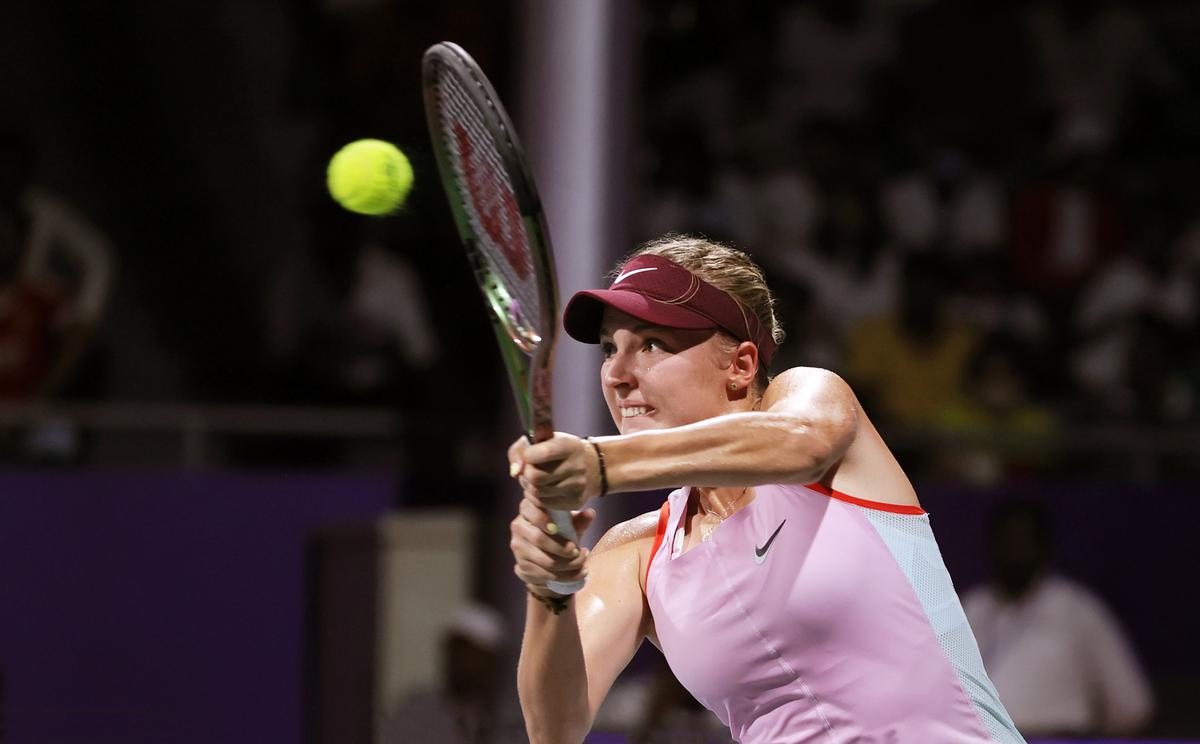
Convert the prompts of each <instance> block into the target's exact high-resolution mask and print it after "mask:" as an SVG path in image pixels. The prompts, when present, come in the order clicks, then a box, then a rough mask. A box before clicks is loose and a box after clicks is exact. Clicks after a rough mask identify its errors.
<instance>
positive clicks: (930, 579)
mask: <svg viewBox="0 0 1200 744" xmlns="http://www.w3.org/2000/svg"><path fill="white" fill-rule="evenodd" d="M854 508H856V509H861V510H862V511H863V513H864V514H866V516H867V519H868V520H870V522H871V524H872V525H873V526H874V527H875V530H876V531H877V532H878V533H879V536H880V537H881V538H883V542H884V543H885V544H886V545H887V546H888V550H890V551H891V552H892V556H894V557H895V559H896V563H898V564H900V568H901V569H902V570H903V571H904V575H905V576H907V577H908V583H909V584H911V585H912V587H913V590H914V591H915V592H916V593H917V598H918V599H920V601H921V606H922V607H923V608H924V609H925V615H926V616H927V617H928V618H929V623H930V625H932V626H933V630H934V632H935V633H937V637H938V642H939V643H940V644H941V646H942V650H943V651H945V653H946V657H947V658H948V659H949V660H950V663H951V665H953V666H954V671H955V672H956V673H957V674H958V679H959V681H960V682H962V686H963V689H964V690H966V692H967V695H968V696H969V697H970V698H971V702H972V703H973V704H974V705H975V710H976V711H977V712H978V713H979V718H980V719H981V720H982V721H983V725H984V727H985V728H986V729H987V732H988V735H989V736H991V737H992V739H993V740H994V741H996V742H999V743H1000V744H1025V739H1024V737H1022V736H1021V734H1020V732H1018V731H1017V727H1016V726H1014V725H1013V722H1012V718H1011V717H1010V716H1009V715H1008V711H1006V710H1005V709H1004V705H1003V704H1001V702H1000V696H999V695H997V694H996V688H995V687H994V686H993V685H992V681H991V680H990V679H988V676H987V673H986V672H985V671H984V669H983V659H982V658H981V657H980V655H979V645H978V644H977V643H976V642H975V634H974V633H972V632H971V626H970V625H968V624H967V616H966V613H964V612H963V608H962V603H960V602H959V601H958V594H957V593H955V591H954V584H953V582H951V580H950V572H949V571H947V570H946V564H945V563H944V562H943V561H942V551H941V550H939V549H938V545H937V541H936V540H934V538H933V530H932V529H931V528H930V526H929V516H928V515H926V514H922V515H911V514H894V513H892V512H887V511H881V510H879V509H869V508H866V507H861V506H855V507H854Z"/></svg>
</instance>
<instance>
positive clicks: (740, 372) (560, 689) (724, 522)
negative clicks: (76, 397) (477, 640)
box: [508, 236, 1024, 744]
mask: <svg viewBox="0 0 1200 744" xmlns="http://www.w3.org/2000/svg"><path fill="white" fill-rule="evenodd" d="M772 302H773V300H772V297H771V294H770V291H769V290H768V288H767V286H766V284H765V282H764V280H763V276H762V273H761V271H760V270H759V269H758V267H757V266H755V265H754V263H753V262H752V261H751V260H750V259H749V257H747V256H746V255H745V254H744V253H741V252H740V251H737V250H735V249H732V248H729V247H727V246H724V245H720V244H718V243H714V242H711V241H707V240H703V239H698V238H690V237H680V236H667V237H666V238H663V239H660V240H658V241H655V242H653V243H650V244H647V245H645V246H643V247H642V248H641V249H640V250H639V251H638V252H637V253H635V254H634V255H633V257H631V258H630V259H629V260H627V261H626V262H625V263H624V264H623V265H622V266H621V267H620V270H619V271H618V274H617V277H616V280H615V281H614V282H613V283H612V285H611V286H610V287H609V288H608V289H607V290H594V291H584V292H579V293H578V294H576V295H575V296H574V297H573V298H572V299H571V301H570V302H569V303H568V305H567V307H566V311H565V314H564V325H565V328H566V331H567V333H568V334H570V335H571V336H572V337H574V338H575V339H577V340H579V341H583V342H585V343H599V344H600V345H601V347H602V349H603V351H604V361H603V363H602V365H601V367H600V383H601V388H602V390H603V393H604V399H605V401H606V402H607V403H608V408H609V411H610V412H611V414H612V417H613V420H614V421H616V424H617V427H618V430H619V431H620V434H619V435H618V436H611V437H597V438H593V439H581V438H579V437H576V436H572V435H570V434H564V433H558V434H556V435H555V436H554V437H553V438H552V439H550V440H548V441H545V442H542V443H540V444H535V445H529V444H528V443H527V442H526V441H525V440H524V439H521V440H518V441H517V442H516V443H514V444H513V445H512V447H511V448H510V449H509V453H508V455H509V461H510V469H511V472H512V474H513V475H514V476H516V477H518V478H519V479H520V482H521V484H522V487H523V489H524V498H523V500H522V502H521V505H520V511H519V514H518V516H517V517H516V518H515V519H514V520H513V522H512V540H511V546H512V551H513V555H514V556H515V558H516V574H517V576H519V577H520V578H521V579H522V580H523V581H524V582H525V583H526V585H527V587H528V590H529V594H530V597H529V600H528V607H527V610H526V624H525V636H524V641H523V645H522V648H521V661H520V666H519V669H518V688H519V692H520V697H521V706H522V709H523V711H524V714H525V721H526V728H527V731H528V733H529V737H530V741H531V742H534V743H535V744H543V743H546V742H555V743H558V742H579V741H582V740H583V739H584V737H585V736H586V735H587V732H588V730H589V728H590V726H591V722H592V720H593V719H594V717H595V715H596V711H597V709H598V708H599V706H600V703H601V702H602V701H603V699H604V697H605V695H606V694H607V692H608V690H609V688H610V686H611V685H612V683H613V681H614V679H615V678H616V676H617V675H618V674H619V673H620V672H621V670H622V669H623V668H624V667H625V665H626V664H627V663H628V662H629V659H630V658H631V657H632V656H633V654H634V652H635V651H636V650H637V648H638V646H639V645H640V644H641V642H642V639H644V638H649V639H650V641H651V642H652V643H654V644H655V645H656V646H658V647H659V648H660V649H661V650H662V652H663V654H664V656H665V657H666V659H667V662H668V663H669V664H670V666H671V668H672V670H673V671H674V672H675V675H676V676H677V677H678V678H679V680H680V682H681V683H682V684H683V685H684V686H685V687H687V688H688V690H689V691H691V693H692V694H693V695H695V696H696V698H697V699H698V700H699V701H700V702H701V703H703V704H704V705H705V706H706V707H708V708H709V709H710V710H712V711H713V712H714V713H715V714H716V715H717V717H718V718H720V719H721V721H722V722H724V723H725V724H726V725H728V726H729V728H730V732H731V733H732V735H733V738H734V739H736V740H737V741H739V742H742V744H761V743H766V742H772V743H775V742H837V743H839V744H840V743H842V742H916V743H917V744H951V743H956V742H1002V743H1003V744H1013V743H1015V742H1023V741H1024V740H1023V739H1022V738H1021V735H1020V734H1019V733H1018V732H1017V730H1016V728H1015V727H1014V726H1013V724H1012V721H1011V720H1010V718H1009V716H1008V714H1007V712H1005V710H1004V707H1003V705H1001V703H1000V701H999V699H998V698H997V696H996V691H995V689H994V688H993V686H992V684H991V682H990V681H989V680H988V678H987V675H986V673H985V672H984V669H983V663H982V662H981V661H980V657H979V651H978V647H977V645H976V643H975V639H974V636H973V635H972V634H971V630H970V628H969V627H968V625H967V621H966V618H965V616H964V615H963V611H962V607H961V605H960V604H959V601H958V597H957V596H956V595H955V593H954V587H953V586H952V584H951V581H950V576H949V574H948V573H947V572H946V568H945V565H944V564H943V562H942V558H941V554H940V552H939V550H938V547H937V543H936V542H935V540H934V537H933V533H932V532H931V530H930V524H929V518H928V516H927V515H926V513H925V512H924V511H923V510H922V509H921V506H920V504H919V502H918V501H917V497H916V494H915V493H914V491H913V487H912V485H911V484H910V483H909V481H908V478H907V477H906V476H905V474H904V472H903V471H902V470H901V468H900V466H899V464H897V462H896V460H895V458H894V457H893V456H892V454H891V452H890V451H889V450H888V447H887V445H886V444H885V443H884V442H883V440H882V439H881V438H880V436H879V434H878V433H877V432H876V430H875V428H874V427H873V426H872V425H871V421H870V419H868V417H867V415H866V413H864V412H863V410H862V409H861V407H860V406H859V405H858V403H857V401H856V399H855V396H854V393H853V392H852V391H851V390H850V388H849V387H847V385H846V383H845V382H843V381H842V380H841V379H840V378H839V377H838V376H837V375H835V374H833V373H831V372H828V371H825V370H821V369H811V368H803V367H798V368H794V369H789V370H786V371H784V372H781V373H780V374H779V375H778V376H776V377H774V379H769V378H768V375H767V369H768V367H769V364H770V361H771V358H772V356H773V355H774V353H775V350H776V347H777V345H778V343H779V342H780V341H781V340H782V335H783V334H782V331H781V330H780V328H779V326H778V324H777V323H776V320H775V317H774V313H773V310H772ZM678 486H682V488H679V490H676V491H674V492H673V493H671V494H670V496H669V497H668V499H667V501H666V503H664V504H663V506H662V509H661V510H659V511H658V512H657V513H655V512H651V513H648V514H644V515H642V516H641V517H638V518H635V519H632V520H630V521H628V522H625V523H623V524H620V525H617V526H616V527H614V528H612V529H611V530H609V531H608V533H607V534H605V535H604V537H603V538H602V539H601V540H600V541H599V543H597V545H596V546H595V548H594V550H592V551H588V550H586V549H581V548H579V547H578V546H575V545H574V544H570V543H567V544H563V543H562V541H561V540H559V539H556V538H554V537H553V533H554V532H555V531H556V528H555V527H554V525H553V524H552V523H551V522H550V520H549V519H548V517H547V515H546V511H545V510H547V509H570V510H577V514H576V516H575V520H576V526H577V529H578V531H579V532H580V533H582V532H583V530H584V529H586V527H587V526H588V524H589V523H590V522H591V521H592V519H593V517H594V515H595V512H594V511H593V510H591V509H586V510H584V508H583V507H584V505H585V504H586V503H587V502H588V501H590V500H591V499H593V498H596V497H598V496H602V495H604V493H605V492H615V491H643V490H649V489H657V488H664V487H678ZM582 577H586V579H587V585H586V587H585V588H584V589H583V590H582V591H580V592H579V593H578V594H576V595H574V596H568V597H562V596H559V595H557V594H555V593H554V592H552V591H550V590H549V589H548V588H547V587H546V584H547V583H548V582H549V581H551V580H554V579H561V580H571V579H578V578H582Z"/></svg>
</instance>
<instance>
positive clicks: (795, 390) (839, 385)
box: [762, 367, 857, 410]
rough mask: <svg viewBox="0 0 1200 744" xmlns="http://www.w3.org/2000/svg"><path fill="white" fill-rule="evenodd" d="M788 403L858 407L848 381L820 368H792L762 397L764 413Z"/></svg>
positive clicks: (776, 378)
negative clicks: (778, 405)
mask: <svg viewBox="0 0 1200 744" xmlns="http://www.w3.org/2000/svg"><path fill="white" fill-rule="evenodd" d="M787 402H795V403H800V404H809V405H811V404H813V403H827V404H841V405H844V406H849V407H856V406H857V400H856V399H855V397H854V391H853V390H851V389H850V386H849V385H848V384H846V381H845V380H843V379H842V378H841V376H840V375H838V374H837V373H836V372H832V371H830V370H828V369H822V368H820V367H792V368H791V369H787V370H784V371H783V372H780V373H779V374H777V375H775V377H773V378H772V379H771V384H770V385H768V386H767V391H766V393H765V394H764V395H763V402H762V407H763V410H771V409H772V408H773V407H774V406H776V405H777V404H780V403H787Z"/></svg>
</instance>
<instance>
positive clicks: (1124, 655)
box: [963, 500, 1153, 736]
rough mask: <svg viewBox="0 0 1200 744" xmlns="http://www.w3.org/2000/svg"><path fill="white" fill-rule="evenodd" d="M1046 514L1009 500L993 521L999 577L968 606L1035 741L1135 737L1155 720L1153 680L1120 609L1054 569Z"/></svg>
mask: <svg viewBox="0 0 1200 744" xmlns="http://www.w3.org/2000/svg"><path fill="white" fill-rule="evenodd" d="M1052 543H1053V538H1052V525H1051V522H1050V517H1049V515H1048V513H1047V512H1046V510H1045V508H1044V507H1043V506H1041V505H1040V504H1038V503H1035V502H1029V501H1019V500H1014V501H1008V502H1004V503H1002V504H1001V505H1000V506H999V508H998V509H997V510H996V512H995V514H994V515H993V519H992V524H991V545H990V547H991V552H992V559H993V561H994V569H995V577H994V580H993V582H992V583H991V584H990V585H988V586H984V587H979V588H976V589H974V590H972V591H970V592H968V593H967V594H966V595H965V597H964V600H963V606H964V609H965V610H966V613H967V618H968V620H969V621H970V623H971V628H972V630H973V631H974V632H975V638H976V639H977V640H978V641H979V649H980V652H981V653H982V655H983V663H984V666H985V667H986V668H987V672H988V675H989V676H990V677H991V679H992V681H993V682H994V683H995V685H996V689H997V691H998V692H999V693H1000V697H1001V698H1002V699H1003V700H1004V704H1005V707H1006V708H1007V709H1008V712H1009V713H1010V714H1011V715H1012V718H1013V721H1014V723H1016V725H1017V728H1018V729H1020V730H1021V733H1023V734H1024V735H1025V736H1083V735H1087V736H1127V735H1131V734H1135V733H1137V732H1138V731H1139V730H1141V729H1142V728H1143V727H1144V726H1145V724H1146V722H1147V721H1148V720H1149V718H1150V715H1151V712H1152V709H1153V700H1152V697H1151V691H1150V688H1149V685H1148V684H1147V681H1146V677H1145V675H1144V674H1143V672H1142V670H1141V668H1140V667H1139V665H1138V662H1137V659H1136V658H1135V656H1134V653H1133V649H1132V648H1131V646H1130V644H1129V642H1128V640H1126V638H1125V636H1124V634H1123V633H1122V631H1121V628H1120V625H1119V623H1118V622H1117V620H1116V618H1115V617H1114V616H1113V615H1112V613H1111V611H1110V610H1109V609H1108V608H1107V607H1106V606H1105V605H1104V603H1103V602H1102V601H1101V600H1100V598H1099V597H1097V596H1096V595H1095V594H1093V593H1092V592H1090V591H1089V590H1087V589H1086V588H1084V587H1083V586H1081V585H1079V584H1077V583H1075V582H1074V581H1071V580H1069V579H1066V578H1064V577H1062V576H1058V575H1056V574H1054V573H1052V572H1051V570H1050V557H1051V553H1052V550H1051V548H1052Z"/></svg>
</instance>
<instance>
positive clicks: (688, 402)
mask: <svg viewBox="0 0 1200 744" xmlns="http://www.w3.org/2000/svg"><path fill="white" fill-rule="evenodd" d="M600 348H601V350H602V351H603V352H604V362H603V364H601V366H600V385H601V388H602V389H603V391H604V400H605V402H606V403H608V410H609V413H611V414H612V417H613V421H615V422H616V424H617V429H618V430H619V431H620V432H621V433H622V434H630V433H632V432H635V431H642V430H645V429H664V428H668V427H672V426H682V425H684V424H690V423H693V422H696V421H701V420H703V419H706V418H711V417H713V416H719V415H721V414H723V413H727V412H728V411H729V398H728V396H727V395H726V392H725V390H726V387H725V386H726V385H727V384H728V372H729V368H730V362H731V359H730V356H729V352H728V349H727V348H726V346H725V345H724V344H722V343H721V342H720V339H718V338H717V337H716V334H715V333H714V332H713V331H711V330H698V331H695V330H683V329H678V328H664V327H662V326H656V325H651V324H649V323H646V322H645V321H641V320H638V319H637V318H634V317H632V316H629V315H626V314H625V313H622V312H619V311H617V310H613V309H611V308H606V309H605V311H604V322H603V324H602V325H601V330H600Z"/></svg>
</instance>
